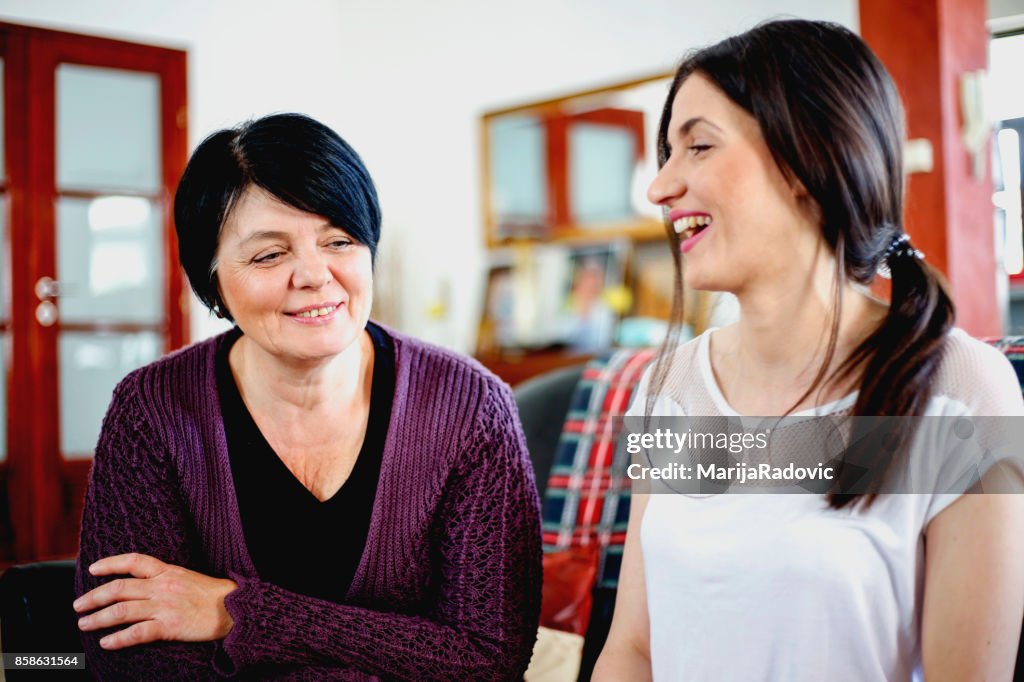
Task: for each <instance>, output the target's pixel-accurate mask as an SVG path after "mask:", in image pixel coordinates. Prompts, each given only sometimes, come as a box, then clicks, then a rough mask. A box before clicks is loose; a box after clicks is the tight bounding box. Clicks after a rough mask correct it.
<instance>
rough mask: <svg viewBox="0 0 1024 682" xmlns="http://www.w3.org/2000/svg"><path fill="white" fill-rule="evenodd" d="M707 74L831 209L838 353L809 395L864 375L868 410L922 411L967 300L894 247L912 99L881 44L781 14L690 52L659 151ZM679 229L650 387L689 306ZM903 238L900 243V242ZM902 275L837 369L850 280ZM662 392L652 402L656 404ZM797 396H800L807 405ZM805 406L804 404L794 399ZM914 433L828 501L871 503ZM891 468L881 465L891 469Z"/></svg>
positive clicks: (664, 366) (673, 238)
mask: <svg viewBox="0 0 1024 682" xmlns="http://www.w3.org/2000/svg"><path fill="white" fill-rule="evenodd" d="M694 73H700V74H701V75H703V76H705V77H706V78H708V79H709V80H710V81H711V82H712V83H714V84H715V85H716V86H717V87H718V88H719V89H720V90H721V91H722V92H723V93H725V95H726V96H727V97H728V98H729V99H730V100H732V101H733V102H734V103H736V104H737V105H739V106H740V107H742V108H743V109H744V110H745V111H747V112H748V113H749V114H750V115H751V116H753V117H754V119H755V120H756V121H757V123H758V125H759V126H760V130H761V134H762V135H763V137H764V140H765V143H766V144H767V146H768V149H769V150H770V151H771V154H772V158H773V159H774V160H775V163H776V165H777V166H778V168H779V169H780V171H781V172H782V174H783V175H784V176H785V177H786V178H787V180H789V182H791V183H794V182H795V181H799V182H800V183H802V184H803V186H804V187H805V188H806V189H807V192H808V194H809V196H810V197H811V198H812V199H813V200H814V201H815V202H816V203H817V205H818V207H819V208H820V214H821V218H822V224H821V230H822V235H823V236H824V238H825V241H826V243H827V244H828V245H829V247H830V248H831V249H832V251H833V253H834V254H835V263H836V266H835V278H834V282H835V286H834V289H833V305H832V310H831V314H830V329H829V337H828V343H827V346H826V353H825V359H824V360H823V362H822V364H821V367H820V368H819V370H818V374H817V376H816V377H815V379H814V381H813V382H812V385H811V387H810V388H809V389H808V390H807V392H806V393H805V394H804V395H803V396H802V397H801V398H800V399H799V400H798V401H797V403H796V404H799V403H800V402H803V400H804V399H806V398H807V397H808V396H809V395H811V393H812V392H814V391H815V390H817V389H818V388H820V387H822V386H823V385H826V384H827V383H830V382H836V383H839V382H842V381H843V380H847V379H852V378H854V377H856V376H857V375H858V374H859V384H860V390H859V394H858V396H857V402H856V404H855V405H854V408H853V414H854V415H855V416H919V415H921V414H922V413H923V412H924V409H925V406H926V405H927V403H928V400H929V398H930V396H931V384H932V380H933V378H934V377H935V374H936V372H937V369H938V366H939V362H940V360H941V356H942V351H943V347H944V340H945V338H946V335H947V333H948V331H949V329H950V327H951V326H952V324H953V317H954V310H953V303H952V301H951V299H950V296H949V292H948V290H947V288H946V285H945V283H944V281H943V279H942V277H941V275H939V273H938V272H937V271H935V270H934V269H933V268H932V267H931V266H929V265H928V264H927V263H925V262H924V261H923V260H922V259H921V258H920V257H919V254H918V253H917V252H916V250H915V249H913V248H912V247H911V246H910V245H909V242H905V243H902V244H900V245H899V248H895V249H893V248H891V246H892V245H893V243H894V240H898V239H899V238H901V237H905V235H904V232H903V194H904V181H903V156H902V143H903V108H902V105H901V104H900V99H899V95H898V94H897V92H896V87H895V85H894V84H893V81H892V78H891V77H890V76H889V73H888V72H887V71H886V70H885V67H883V66H882V64H881V62H880V61H879V60H878V58H877V57H876V56H875V55H874V53H872V52H871V50H870V49H869V48H868V46H867V45H866V44H865V43H864V41H863V40H861V39H860V38H859V37H858V36H857V35H855V34H854V33H853V32H851V31H850V30H848V29H846V28H844V27H843V26H840V25H838V24H832V23H826V22H818V21H802V20H780V21H771V22H768V23H765V24H761V25H760V26H757V27H756V28H754V29H752V30H750V31H747V32H746V33H743V34H740V35H737V36H734V37H731V38H727V39H725V40H723V41H721V42H720V43H717V44H715V45H712V46H710V47H706V48H703V49H701V50H698V51H697V52H694V53H692V54H690V55H688V56H687V57H686V58H685V59H684V60H683V62H682V64H681V65H680V66H679V69H678V71H677V72H676V75H675V78H674V79H673V81H672V85H671V87H670V89H669V93H668V99H667V100H666V102H665V107H664V110H663V112H662V117H661V124H660V127H659V131H658V157H659V163H660V164H661V165H664V163H665V162H666V161H667V159H668V153H669V146H668V139H667V138H668V132H669V122H670V119H671V113H672V104H673V101H674V100H675V96H676V93H677V92H678V91H679V87H680V86H681V85H682V83H683V81H685V80H686V79H687V78H688V77H689V76H690V75H692V74H694ZM666 233H667V235H668V239H669V243H670V246H671V249H672V255H673V258H674V260H675V266H676V267H675V284H674V288H675V291H674V294H675V295H674V296H673V304H672V313H671V316H672V317H671V321H672V325H671V332H670V333H669V335H668V337H667V338H666V340H665V342H664V344H663V346H662V348H661V352H660V353H659V355H658V360H657V362H656V364H655V367H654V370H653V377H652V382H651V385H652V391H651V396H652V397H653V396H655V395H656V394H657V393H659V392H660V391H661V390H662V389H663V388H664V385H665V382H666V380H667V377H668V373H669V368H670V363H671V359H672V356H673V355H674V352H675V349H676V347H677V346H678V344H679V330H680V329H681V327H682V324H681V322H682V318H683V296H682V293H683V284H682V267H683V263H682V257H681V255H680V251H679V235H677V234H676V233H675V230H673V229H672V226H671V225H666ZM897 243H898V242H897ZM880 267H884V268H886V269H888V270H889V272H890V273H891V278H892V287H891V292H892V293H891V304H890V306H889V310H888V313H887V314H886V317H885V319H884V320H883V321H882V323H881V324H880V325H879V327H878V328H877V329H875V330H874V331H873V332H872V333H871V334H870V335H869V336H868V337H867V339H865V340H864V341H863V342H862V343H861V344H860V345H859V346H857V347H856V348H855V349H854V350H853V351H852V352H851V353H850V355H849V356H848V357H846V358H845V359H843V361H842V362H841V363H840V364H839V366H838V368H837V369H836V370H834V371H833V372H831V373H830V375H829V376H826V374H829V372H828V367H829V366H830V364H831V363H832V360H833V357H834V355H835V351H836V344H837V338H838V335H839V320H840V314H841V311H842V305H843V295H842V291H843V282H844V281H851V280H852V281H853V282H857V283H859V284H862V285H868V284H870V283H871V282H872V281H873V279H874V278H875V275H876V274H877V273H878V272H879V268H880ZM649 404H650V403H649ZM794 407H795V405H794ZM789 411H790V412H791V411H792V408H791V409H790V410H789ZM909 437H910V433H909V432H906V431H904V432H902V433H899V432H896V434H895V435H894V436H893V438H894V440H891V441H889V442H887V444H886V447H885V448H878V447H875V448H874V453H873V454H871V455H869V456H868V460H865V459H864V458H863V454H862V455H861V457H860V458H859V459H858V462H861V463H862V465H867V466H868V467H869V468H870V469H871V470H872V471H873V472H875V474H876V476H875V481H876V482H875V484H873V485H872V486H870V487H869V491H875V492H868V493H867V494H866V495H864V494H854V493H851V492H848V491H850V490H853V489H856V488H857V487H858V486H859V485H862V484H863V482H862V481H861V480H860V477H861V475H862V471H863V470H861V471H860V472H858V470H857V469H858V467H852V466H846V467H844V466H842V465H840V467H839V472H838V475H837V478H836V481H835V485H834V487H833V489H832V492H831V493H830V494H829V503H830V505H831V506H832V507H834V508H837V509H838V508H842V507H845V506H846V505H848V504H851V503H853V502H855V501H857V500H860V499H861V498H864V502H865V504H868V505H869V504H870V503H871V501H872V500H873V499H874V497H875V495H876V494H877V489H878V487H880V485H881V483H882V481H883V480H884V479H885V474H886V473H887V472H888V470H889V468H890V464H891V461H892V459H891V458H892V453H893V452H894V451H896V450H894V449H893V448H897V449H898V448H899V447H900V446H901V445H903V444H905V443H906V442H907V439H908V438H909ZM879 474H880V475H879Z"/></svg>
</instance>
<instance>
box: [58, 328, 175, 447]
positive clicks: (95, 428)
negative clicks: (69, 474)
mask: <svg viewBox="0 0 1024 682" xmlns="http://www.w3.org/2000/svg"><path fill="white" fill-rule="evenodd" d="M160 343H161V342H160V336H159V335H158V334H156V333H153V332H144V333H141V334H93V333H83V332H61V334H60V339H59V342H58V351H59V353H60V448H61V452H63V453H64V456H65V457H67V458H68V459H76V458H77V459H80V458H83V457H88V456H90V455H91V454H92V452H93V451H94V450H95V448H96V440H97V439H98V438H99V435H100V424H101V423H102V422H103V415H104V414H106V411H107V406H108V405H109V404H110V398H111V396H112V395H113V394H114V387H115V386H116V385H117V383H118V382H119V381H120V380H121V379H122V378H124V375H125V374H127V373H128V372H130V371H132V370H133V369H135V368H136V367H141V366H142V365H144V364H146V363H149V362H152V361H153V360H155V359H156V358H157V357H158V356H159V355H160Z"/></svg>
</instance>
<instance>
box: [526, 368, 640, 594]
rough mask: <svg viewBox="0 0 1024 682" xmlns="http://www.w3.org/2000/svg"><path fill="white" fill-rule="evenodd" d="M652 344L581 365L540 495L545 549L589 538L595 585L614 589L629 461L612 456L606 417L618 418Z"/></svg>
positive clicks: (623, 532) (623, 535) (609, 424)
mask: <svg viewBox="0 0 1024 682" xmlns="http://www.w3.org/2000/svg"><path fill="white" fill-rule="evenodd" d="M654 354H655V350H654V349H650V348H648V349H643V350H636V349H627V350H619V351H614V352H612V353H610V354H608V355H604V356H601V357H598V358H595V359H594V360H592V361H590V362H589V363H588V364H587V367H586V368H585V369H584V370H583V376H582V378H581V379H580V381H579V383H578V384H577V385H576V391H575V392H574V393H573V398H572V402H571V403H570V405H569V412H568V414H567V415H566V419H565V425H564V427H563V429H562V436H561V438H560V439H559V441H558V449H557V451H556V452H555V458H554V462H553V463H552V465H551V476H550V478H549V479H548V487H547V490H546V491H545V493H544V505H543V508H544V514H543V520H544V549H545V551H555V550H559V549H566V548H568V547H571V546H577V545H587V544H590V543H593V542H596V543H598V544H599V546H600V547H601V561H600V564H599V566H598V574H597V585H599V586H601V587H616V586H617V585H618V582H619V568H620V566H621V564H622V546H623V544H624V543H625V541H626V525H627V522H628V520H629V481H628V479H627V478H626V466H627V465H628V464H629V461H628V459H623V460H622V461H614V454H615V441H616V439H617V437H618V434H617V433H615V430H614V428H613V426H619V425H618V424H614V422H613V420H612V417H616V416H622V415H623V414H625V412H626V409H627V408H628V407H629V401H630V398H631V397H632V395H633V390H634V389H635V388H636V385H637V383H638V382H639V381H640V377H641V376H642V375H643V371H644V369H645V368H646V367H647V364H648V363H649V362H650V361H651V360H652V359H653V358H654Z"/></svg>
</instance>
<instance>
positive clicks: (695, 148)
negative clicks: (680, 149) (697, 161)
mask: <svg viewBox="0 0 1024 682" xmlns="http://www.w3.org/2000/svg"><path fill="white" fill-rule="evenodd" d="M687 149H688V150H689V151H690V156H700V155H701V154H703V153H704V152H706V151H707V150H709V149H711V145H709V144H691V145H690V146H689V147H687Z"/></svg>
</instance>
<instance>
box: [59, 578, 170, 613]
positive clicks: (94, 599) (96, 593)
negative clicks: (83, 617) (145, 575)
mask: <svg viewBox="0 0 1024 682" xmlns="http://www.w3.org/2000/svg"><path fill="white" fill-rule="evenodd" d="M153 590H154V586H153V585H152V583H150V582H149V581H148V580H146V579H136V578H121V579H119V580H111V581H110V582H109V583H104V584H103V585H100V586H99V587H97V588H96V589H94V590H91V591H90V592H86V593H85V594H83V595H82V596H81V597H79V598H78V599H76V600H75V603H74V604H73V605H72V606H74V608H75V611H78V612H84V611H92V610H93V609H98V608H99V607H101V606H106V605H108V604H113V603H114V602H116V601H128V600H130V599H149V598H151V597H152V596H153V595H152V592H153Z"/></svg>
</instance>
